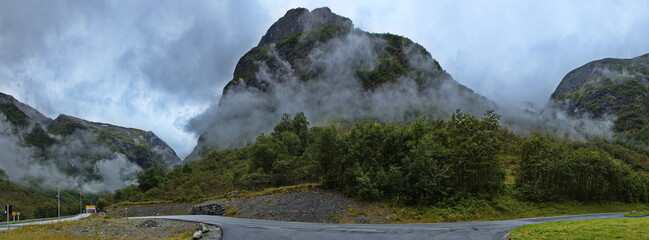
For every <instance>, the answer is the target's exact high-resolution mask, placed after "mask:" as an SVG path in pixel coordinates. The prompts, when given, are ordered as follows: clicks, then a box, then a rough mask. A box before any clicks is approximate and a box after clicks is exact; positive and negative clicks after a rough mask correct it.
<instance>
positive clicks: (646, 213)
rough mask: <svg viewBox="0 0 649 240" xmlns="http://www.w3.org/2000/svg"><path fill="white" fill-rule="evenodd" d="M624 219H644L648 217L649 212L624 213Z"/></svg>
mask: <svg viewBox="0 0 649 240" xmlns="http://www.w3.org/2000/svg"><path fill="white" fill-rule="evenodd" d="M624 216H625V217H646V216H649V211H644V212H643V211H640V212H630V213H625V214H624Z"/></svg>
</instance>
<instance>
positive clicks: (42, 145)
mask: <svg viewBox="0 0 649 240" xmlns="http://www.w3.org/2000/svg"><path fill="white" fill-rule="evenodd" d="M0 148H1V149H2V150H3V156H2V157H1V158H0V169H4V171H5V172H6V175H8V179H9V180H12V181H14V182H19V183H21V184H23V185H24V184H25V183H26V182H32V183H36V184H38V185H40V184H46V185H47V184H48V183H51V182H50V181H51V180H52V178H56V181H60V182H61V183H57V184H59V185H62V184H63V185H66V187H80V186H76V185H82V184H92V185H93V186H90V185H88V186H86V187H87V188H88V189H86V190H87V191H88V192H93V193H96V192H101V191H109V190H110V189H116V188H118V187H124V186H123V185H125V184H130V183H132V182H133V181H134V176H135V175H136V174H137V172H139V170H141V169H146V168H149V167H153V166H160V167H171V166H173V165H176V164H178V163H180V159H179V158H178V156H176V153H175V152H174V151H173V149H171V148H170V147H169V146H168V145H167V144H166V143H165V142H164V141H163V140H161V139H160V138H158V137H157V136H156V135H155V134H154V133H153V132H146V131H142V130H139V129H133V128H125V127H119V126H115V125H110V124H106V123H96V122H90V121H86V120H83V119H79V118H75V117H71V116H67V115H63V114H61V115H59V116H58V117H57V118H56V119H54V120H52V119H49V118H47V117H46V116H44V115H43V114H41V113H40V112H38V111H37V110H35V109H33V108H32V107H30V106H28V105H26V104H23V103H21V102H19V101H18V100H16V99H15V98H14V97H12V96H9V95H6V94H2V93H0ZM63 182H65V183H63Z"/></svg>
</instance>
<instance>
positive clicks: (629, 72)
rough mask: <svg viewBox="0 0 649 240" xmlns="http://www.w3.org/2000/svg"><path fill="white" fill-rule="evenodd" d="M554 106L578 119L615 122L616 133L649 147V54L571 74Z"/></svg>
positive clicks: (593, 65) (588, 66)
mask: <svg viewBox="0 0 649 240" xmlns="http://www.w3.org/2000/svg"><path fill="white" fill-rule="evenodd" d="M552 103H553V104H556V105H557V107H559V108H561V109H565V110H566V111H567V112H568V113H569V114H570V115H572V116H575V117H579V118H583V117H593V118H596V119H603V118H612V119H613V121H614V125H613V130H614V131H615V132H617V133H620V134H622V135H623V136H625V137H629V138H631V139H633V140H636V141H639V142H644V143H645V144H649V54H645V55H642V56H638V57H635V58H631V59H617V58H606V59H601V60H597V61H592V62H589V63H587V64H585V65H583V66H581V67H579V68H577V69H575V70H573V71H571V72H570V73H568V74H567V75H566V76H565V77H564V78H563V80H561V83H560V84H559V86H558V87H557V89H556V90H555V91H554V93H552Z"/></svg>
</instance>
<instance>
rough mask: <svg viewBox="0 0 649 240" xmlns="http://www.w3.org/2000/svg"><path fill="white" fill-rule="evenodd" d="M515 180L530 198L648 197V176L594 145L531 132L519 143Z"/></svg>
mask: <svg viewBox="0 0 649 240" xmlns="http://www.w3.org/2000/svg"><path fill="white" fill-rule="evenodd" d="M516 183H517V186H518V188H519V189H520V190H521V194H522V195H523V196H524V198H526V199H528V200H532V201H553V200H577V201H625V202H647V201H649V177H648V175H647V174H646V172H635V171H633V170H632V168H631V167H630V166H629V165H628V164H625V163H624V162H623V161H621V160H619V159H615V158H613V157H612V156H611V155H610V154H608V153H607V152H606V151H605V150H602V149H599V148H597V147H595V146H586V147H582V146H572V147H570V146H566V145H564V144H562V143H560V142H554V141H551V140H549V139H547V138H546V137H542V136H538V135H537V136H533V137H531V138H530V139H528V140H526V141H525V142H524V143H523V146H522V155H521V162H520V171H519V174H518V176H517V177H516Z"/></svg>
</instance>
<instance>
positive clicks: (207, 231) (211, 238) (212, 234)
mask: <svg viewBox="0 0 649 240" xmlns="http://www.w3.org/2000/svg"><path fill="white" fill-rule="evenodd" d="M222 237H223V231H222V230H221V228H220V227H217V226H212V225H207V224H204V223H201V224H199V225H198V228H197V230H196V232H194V235H192V238H191V239H190V240H197V239H203V240H221V238H222Z"/></svg>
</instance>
